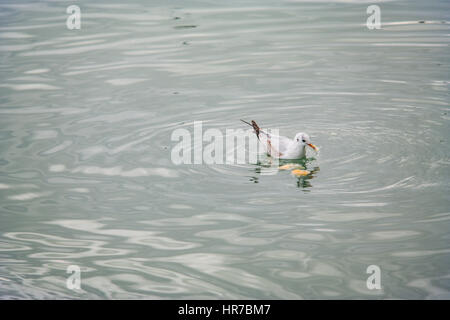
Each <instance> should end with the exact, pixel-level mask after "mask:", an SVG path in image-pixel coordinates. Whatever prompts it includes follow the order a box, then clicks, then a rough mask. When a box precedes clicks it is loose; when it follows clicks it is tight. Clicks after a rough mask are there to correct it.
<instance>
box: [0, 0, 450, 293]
mask: <svg viewBox="0 0 450 320" xmlns="http://www.w3.org/2000/svg"><path fill="white" fill-rule="evenodd" d="M71 4H74V3H71V2H70V1H67V2H45V1H43V2H20V1H7V2H5V1H1V2H0V298H3V299H11V298H19V299H24V298H25V299H30V298H33V299H36V298H37V299H56V298H64V299H67V298H68V299H73V298H76V299H105V298H113V299H119V298H125V299H182V298H186V299H204V298H211V299H225V298H226V299H242V298H249V299H253V298H263V299H302V298H305V299H319V298H320V299H336V298H343V299H356V298H362V299H389V298H400V299H425V298H439V299H449V298H450V272H449V271H450V270H449V266H450V245H449V240H450V239H449V238H450V237H449V231H450V224H449V222H450V213H449V196H448V195H449V173H450V172H449V155H450V152H449V151H450V150H449V133H450V132H449V120H450V116H449V54H450V52H449V40H448V39H449V38H448V35H449V31H450V24H449V20H450V10H449V9H450V5H449V2H448V1H402V0H399V1H391V2H377V4H378V5H379V6H380V8H381V22H382V29H379V30H369V29H368V28H367V27H366V26H365V22H366V19H367V17H368V14H367V13H366V9H367V6H368V5H369V4H370V3H365V2H356V1H355V2H353V1H336V2H322V1H320V2H302V1H273V0H271V1H268V0H264V1H227V2H221V3H219V2H214V1H171V2H167V1H137V0H134V1H127V2H126V4H118V3H116V2H115V4H108V2H107V1H96V2H95V4H93V3H90V2H88V1H76V4H77V5H79V6H80V8H81V29H80V30H69V29H67V27H66V19H67V17H68V14H66V8H67V6H69V5H71ZM419 21H424V22H425V23H419ZM239 119H246V120H251V119H254V120H257V122H258V123H260V124H261V125H262V126H265V127H271V128H277V129H279V130H280V133H281V134H283V135H286V136H290V137H293V136H294V135H295V133H297V132H299V131H303V132H307V133H308V134H309V135H311V137H312V141H313V143H314V144H316V145H317V146H319V147H320V153H319V154H318V155H316V156H315V159H310V160H309V161H308V162H307V163H306V167H307V169H308V170H311V171H313V173H312V174H311V175H309V176H307V177H305V178H301V179H297V178H295V177H293V176H292V175H291V174H290V173H289V171H280V172H278V173H276V174H263V172H262V171H263V169H264V163H265V162H264V161H267V159H266V158H264V159H262V160H261V161H262V162H260V163H261V165H259V164H252V163H246V164H239V165H238V164H234V165H233V164H228V165H227V164H223V165H219V164H217V165H206V164H181V165H175V164H174V163H173V161H172V159H171V150H172V148H173V147H174V145H175V142H173V141H172V140H171V134H172V132H173V131H174V130H175V129H177V128H185V129H187V130H188V131H189V132H193V123H194V121H202V123H203V129H204V130H207V129H218V130H220V131H221V132H225V130H226V129H239V128H243V129H246V128H245V125H244V124H242V122H240V121H239ZM69 265H77V266H79V267H80V268H81V289H80V290H70V289H68V288H67V287H66V279H67V277H68V276H69V274H68V273H66V270H67V267H68V266H69ZM370 265H377V266H379V267H380V269H381V290H377V289H375V290H369V289H368V288H367V286H366V280H367V278H368V276H369V274H367V273H366V269H367V267H368V266H370Z"/></svg>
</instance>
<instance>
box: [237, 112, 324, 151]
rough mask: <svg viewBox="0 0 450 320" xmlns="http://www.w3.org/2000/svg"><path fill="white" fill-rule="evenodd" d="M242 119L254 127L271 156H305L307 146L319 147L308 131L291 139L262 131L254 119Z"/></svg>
mask: <svg viewBox="0 0 450 320" xmlns="http://www.w3.org/2000/svg"><path fill="white" fill-rule="evenodd" d="M241 121H242V122H244V123H246V124H248V125H249V126H251V127H253V129H254V130H255V133H256V136H257V137H258V140H259V141H260V142H261V143H262V144H263V145H264V147H265V148H266V151H267V154H268V155H269V156H271V157H274V158H279V159H300V158H304V157H305V155H306V148H305V147H306V146H309V147H311V148H312V149H314V151H317V147H316V146H315V145H313V144H312V143H311V139H310V138H309V135H308V134H306V133H303V132H299V133H297V134H296V135H295V137H294V139H289V138H287V137H283V136H276V135H272V134H270V133H267V132H264V131H262V130H261V129H260V128H259V126H258V125H257V124H256V122H255V121H254V120H252V123H249V122H247V121H244V120H242V119H241Z"/></svg>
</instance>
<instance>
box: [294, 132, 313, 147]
mask: <svg viewBox="0 0 450 320" xmlns="http://www.w3.org/2000/svg"><path fill="white" fill-rule="evenodd" d="M294 140H295V141H296V142H297V143H299V144H300V145H301V146H302V147H304V146H309V147H311V148H312V149H314V151H317V147H316V146H315V145H313V144H312V143H311V139H310V138H309V135H308V134H307V133H303V132H299V133H297V134H296V135H295V138H294Z"/></svg>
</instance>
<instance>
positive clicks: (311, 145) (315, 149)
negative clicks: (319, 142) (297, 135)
mask: <svg viewBox="0 0 450 320" xmlns="http://www.w3.org/2000/svg"><path fill="white" fill-rule="evenodd" d="M308 146H310V147H311V148H313V149H314V151H317V147H316V146H315V145H313V144H312V143H308Z"/></svg>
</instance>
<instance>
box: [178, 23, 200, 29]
mask: <svg viewBox="0 0 450 320" xmlns="http://www.w3.org/2000/svg"><path fill="white" fill-rule="evenodd" d="M174 28H175V29H192V28H197V26H196V25H194V24H191V25H185V26H175V27H174Z"/></svg>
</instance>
